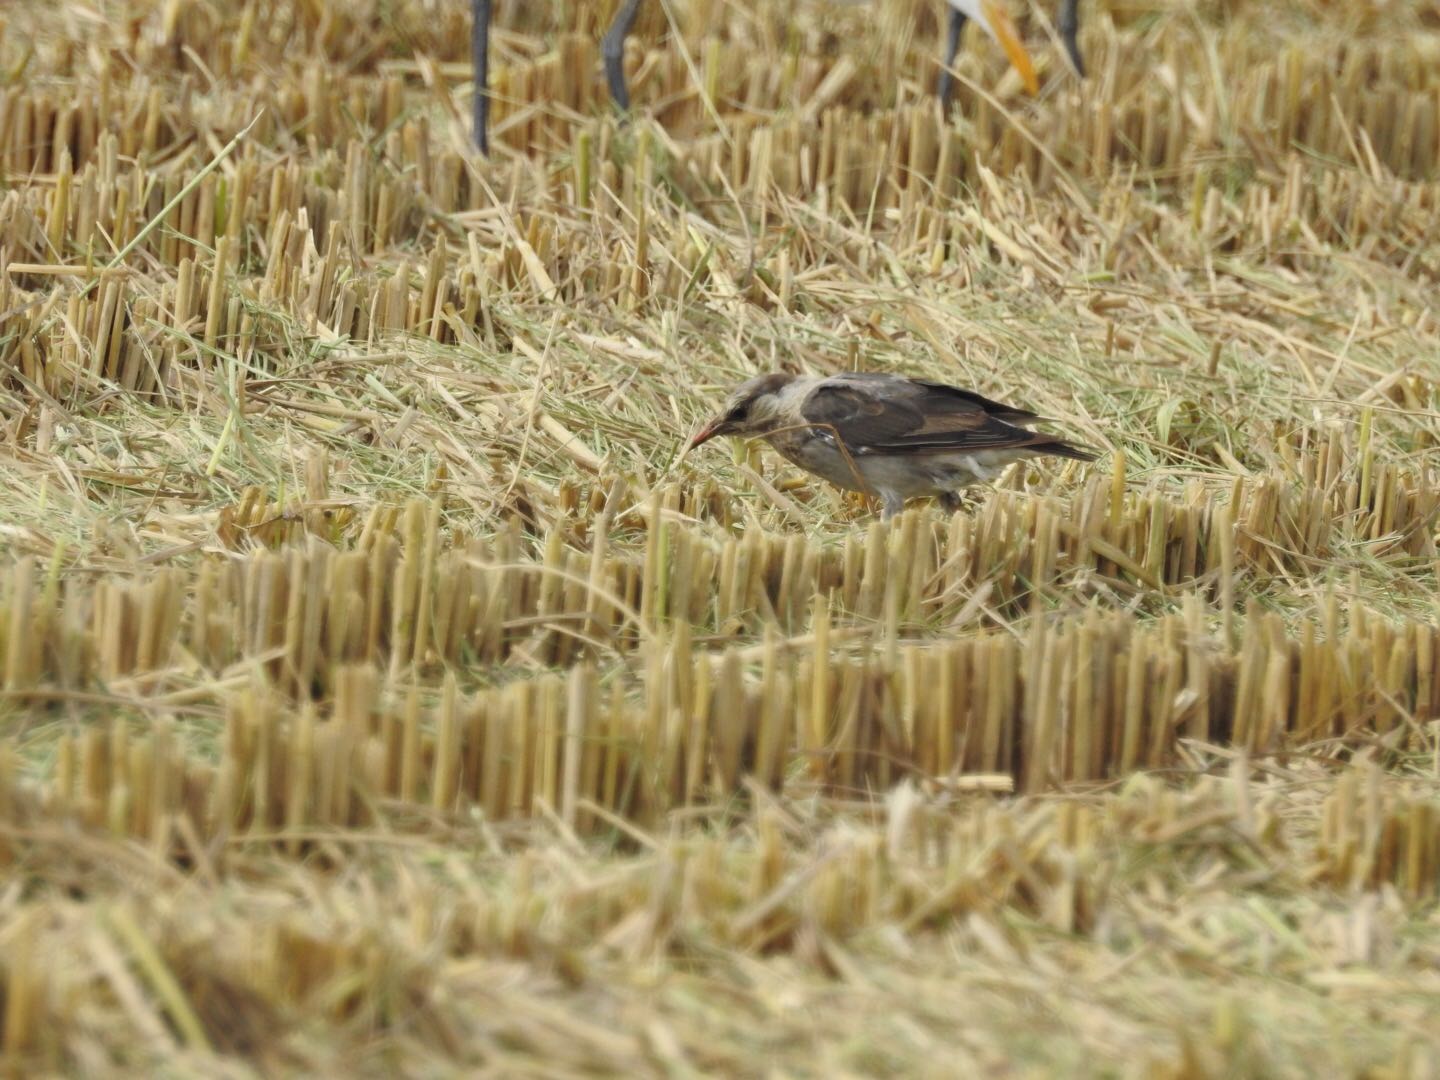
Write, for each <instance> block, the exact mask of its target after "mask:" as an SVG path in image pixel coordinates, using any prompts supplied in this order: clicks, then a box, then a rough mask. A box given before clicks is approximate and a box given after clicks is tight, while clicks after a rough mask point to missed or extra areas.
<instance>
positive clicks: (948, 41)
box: [935, 8, 966, 109]
mask: <svg viewBox="0 0 1440 1080" xmlns="http://www.w3.org/2000/svg"><path fill="white" fill-rule="evenodd" d="M965 19H966V16H965V13H964V12H963V11H960V10H959V9H957V8H951V9H950V29H949V30H948V31H947V32H946V37H945V62H944V63H943V64H941V65H940V81H939V83H937V84H936V86H935V96H936V97H938V98H939V99H940V108H941V109H948V108H949V107H950V84H951V83H952V82H953V80H952V78H951V76H950V69H951V68H952V67H954V66H955V55H956V54H957V53H958V52H959V51H960V35H961V34H962V33H964V31H965Z"/></svg>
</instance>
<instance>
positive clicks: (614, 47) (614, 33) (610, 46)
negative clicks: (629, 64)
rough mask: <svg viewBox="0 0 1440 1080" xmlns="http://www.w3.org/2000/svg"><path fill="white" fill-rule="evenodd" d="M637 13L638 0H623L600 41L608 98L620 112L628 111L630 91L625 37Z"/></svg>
mask: <svg viewBox="0 0 1440 1080" xmlns="http://www.w3.org/2000/svg"><path fill="white" fill-rule="evenodd" d="M638 14H640V0H625V3H623V4H621V5H620V10H619V11H617V12H616V13H615V21H614V22H612V23H611V24H610V29H609V30H606V31H605V37H604V38H603V39H602V40H601V42H600V54H601V55H602V56H604V57H605V81H606V82H608V83H609V84H610V99H611V100H612V101H614V102H615V105H616V107H617V108H618V109H619V110H620V111H621V112H629V111H630V91H629V89H628V88H627V87H626V86H625V39H626V38H628V37H629V36H630V31H631V30H633V29H635V16H636V15H638Z"/></svg>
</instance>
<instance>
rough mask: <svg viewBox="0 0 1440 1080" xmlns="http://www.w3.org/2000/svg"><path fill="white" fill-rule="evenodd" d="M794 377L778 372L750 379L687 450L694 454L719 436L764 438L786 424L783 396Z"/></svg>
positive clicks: (733, 394) (740, 387)
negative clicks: (759, 436)
mask: <svg viewBox="0 0 1440 1080" xmlns="http://www.w3.org/2000/svg"><path fill="white" fill-rule="evenodd" d="M794 381H795V376H794V375H787V374H785V373H784V372H775V373H773V374H770V375H757V376H756V377H755V378H753V379H748V380H746V381H745V382H743V383H741V384H740V385H739V386H737V387H736V388H735V389H734V390H732V391H731V392H730V396H729V397H728V398H727V399H726V400H725V407H724V408H723V409H721V410H720V412H719V413H718V414H717V415H716V416H715V417H714V419H712V420H710V421H709V422H708V423H707V424H706V425H705V426H704V427H702V428H701V429H700V430H699V431H698V432H696V433H695V437H694V438H693V439H691V440H690V445H689V447H688V448H687V449H689V450H693V449H695V447H697V446H699V445H700V444H701V443H705V442H709V441H710V440H711V439H713V438H715V436H717V435H741V436H753V435H763V434H765V432H767V431H770V430H772V429H774V428H775V427H777V426H780V425H782V424H783V423H784V416H783V409H784V402H783V401H782V400H781V392H782V391H784V389H785V388H786V387H787V386H789V385H790V384H791V383H793V382H794Z"/></svg>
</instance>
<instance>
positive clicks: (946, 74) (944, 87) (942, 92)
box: [935, 0, 1071, 109]
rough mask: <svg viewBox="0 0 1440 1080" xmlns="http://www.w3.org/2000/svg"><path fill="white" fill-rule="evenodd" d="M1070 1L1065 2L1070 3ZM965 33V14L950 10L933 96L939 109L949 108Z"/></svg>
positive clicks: (953, 9) (954, 9)
mask: <svg viewBox="0 0 1440 1080" xmlns="http://www.w3.org/2000/svg"><path fill="white" fill-rule="evenodd" d="M1070 2H1071V0H1066V3H1070ZM964 32H965V13H964V12H963V11H959V10H957V9H956V8H951V9H950V29H949V31H948V34H947V36H946V38H945V62H944V63H943V64H941V65H940V82H939V83H938V84H937V85H936V87H935V96H936V97H938V98H939V99H940V108H941V109H948V108H949V107H950V85H951V83H952V81H953V80H952V79H951V77H950V69H951V68H952V67H954V66H955V54H956V53H958V52H959V51H960V35H961V34H963V33H964Z"/></svg>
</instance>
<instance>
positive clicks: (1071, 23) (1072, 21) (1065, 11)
mask: <svg viewBox="0 0 1440 1080" xmlns="http://www.w3.org/2000/svg"><path fill="white" fill-rule="evenodd" d="M1079 7H1080V0H1064V2H1063V3H1062V4H1061V5H1060V20H1059V30H1060V40H1062V41H1063V42H1065V51H1066V52H1068V53H1069V54H1070V63H1072V64H1074V65H1075V74H1076V75H1079V76H1080V78H1082V79H1083V78H1084V77H1085V62H1084V61H1083V60H1081V59H1080V42H1079V41H1077V40H1076V38H1075V35H1077V34H1078V33H1079V32H1080V12H1079Z"/></svg>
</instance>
